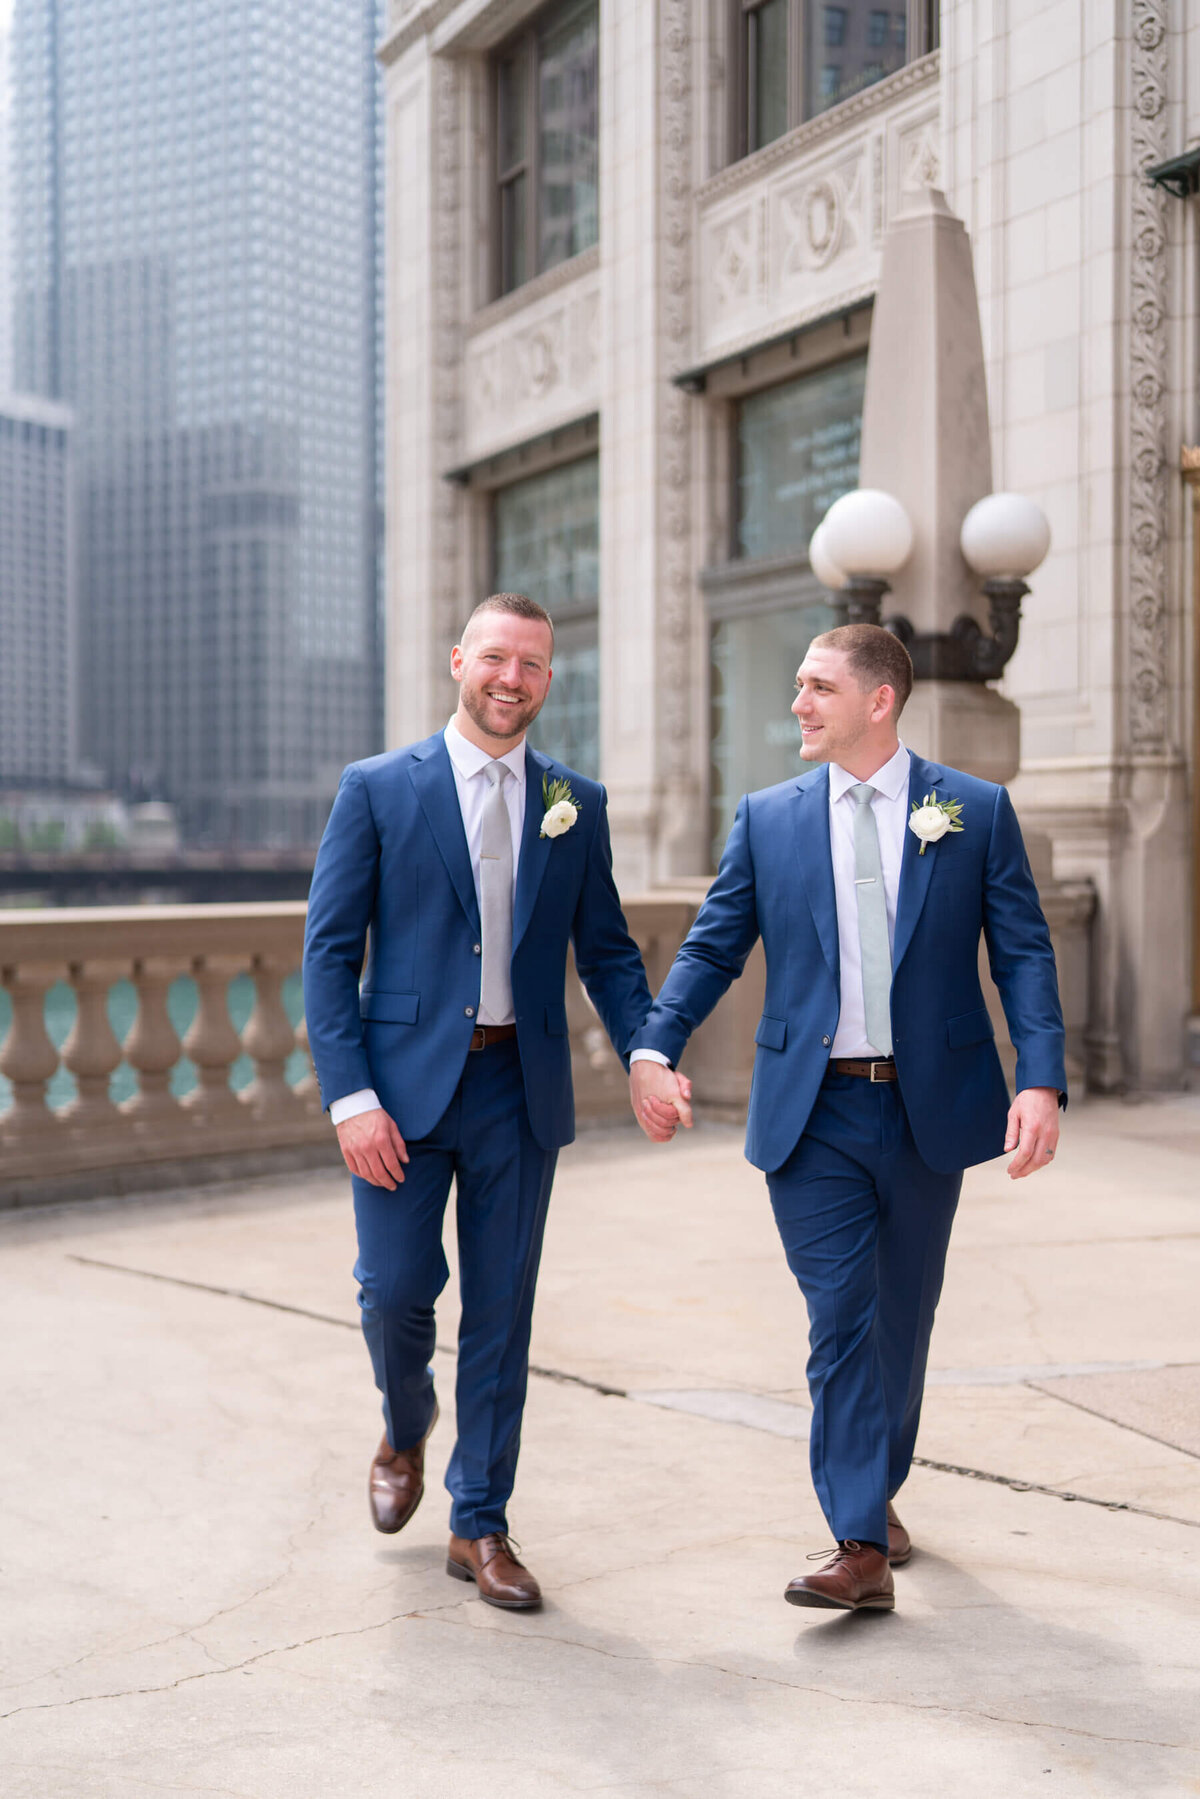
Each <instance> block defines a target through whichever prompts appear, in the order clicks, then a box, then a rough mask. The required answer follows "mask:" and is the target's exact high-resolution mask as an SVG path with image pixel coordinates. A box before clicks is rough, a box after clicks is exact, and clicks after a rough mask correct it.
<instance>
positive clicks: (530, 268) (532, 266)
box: [488, 0, 599, 299]
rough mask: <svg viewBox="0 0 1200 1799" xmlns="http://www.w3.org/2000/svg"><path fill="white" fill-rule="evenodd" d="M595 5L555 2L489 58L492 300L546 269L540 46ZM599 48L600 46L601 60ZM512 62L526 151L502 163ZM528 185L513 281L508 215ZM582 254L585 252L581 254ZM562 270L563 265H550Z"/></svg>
mask: <svg viewBox="0 0 1200 1799" xmlns="http://www.w3.org/2000/svg"><path fill="white" fill-rule="evenodd" d="M592 6H594V7H595V10H596V12H597V14H598V13H599V0H550V4H548V5H546V6H543V7H540V8H539V9H538V11H537V12H536V13H534V14H533V16H532V17H531V18H529V19H527V20H526V21H525V23H524V24H523V25H522V26H521V27H520V29H519V30H517V31H515V32H514V33H513V35H512V36H511V37H508V38H506V39H505V40H504V41H503V43H501V44H498V45H497V46H496V48H495V50H493V51H492V53H491V55H490V57H489V59H488V64H489V67H488V90H489V97H490V141H491V162H492V181H491V191H492V200H493V211H492V233H491V238H492V244H491V271H490V274H491V297H492V298H493V299H503V297H504V296H505V295H506V294H510V293H514V292H515V291H516V289H517V288H519V287H523V286H524V285H525V283H526V282H527V281H532V280H533V279H535V277H536V276H538V275H540V274H543V273H544V272H545V270H544V269H543V267H542V264H541V235H542V234H541V226H542V219H541V200H542V193H541V129H540V118H539V106H540V81H539V74H540V68H541V55H540V52H541V44H542V41H543V39H544V38H545V37H546V36H547V34H548V29H549V28H550V27H551V26H553V25H554V24H555V23H557V22H558V19H559V17H560V16H569V15H570V14H571V13H572V12H573V11H579V12H584V11H586V10H588V9H589V8H590V7H592ZM598 56H599V46H598V45H597V57H598ZM506 64H511V65H513V66H515V67H517V68H519V69H520V71H521V80H522V82H523V87H524V93H523V104H522V108H521V112H522V138H523V150H522V154H521V155H520V156H519V157H516V158H515V159H514V160H513V161H512V162H510V163H508V164H502V161H501V155H502V142H503V136H504V118H503V88H502V73H501V72H502V70H503V68H504V67H505V65H506ZM522 180H523V181H524V183H525V216H524V221H523V232H522V235H523V238H524V243H523V246H522V249H523V263H522V269H523V272H522V273H521V275H520V277H519V278H514V279H510V278H509V277H510V274H512V273H513V268H514V262H513V257H512V255H511V239H510V237H509V232H508V222H509V216H510V214H511V209H512V207H513V205H514V201H513V198H512V196H513V195H514V194H515V192H516V189H517V184H518V183H519V182H520V181H522ZM580 254H582V252H580ZM547 266H548V267H552V268H557V267H559V266H560V265H559V264H558V263H552V264H548V265H547Z"/></svg>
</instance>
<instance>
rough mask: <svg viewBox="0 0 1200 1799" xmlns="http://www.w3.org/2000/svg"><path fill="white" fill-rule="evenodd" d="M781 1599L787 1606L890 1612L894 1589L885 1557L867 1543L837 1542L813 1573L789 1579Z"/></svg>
mask: <svg viewBox="0 0 1200 1799" xmlns="http://www.w3.org/2000/svg"><path fill="white" fill-rule="evenodd" d="M783 1596H784V1598H785V1599H786V1600H787V1602H788V1604H789V1605H815V1606H820V1607H822V1608H824V1609H825V1610H828V1611H835V1612H890V1611H892V1610H894V1608H895V1604H896V1589H895V1587H894V1585H893V1583H892V1571H891V1569H890V1568H889V1567H888V1560H887V1557H886V1555H883V1554H881V1552H880V1551H879V1550H878V1549H872V1548H871V1546H870V1544H868V1543H854V1542H846V1543H839V1544H838V1546H837V1548H836V1549H835V1550H834V1552H833V1555H832V1557H831V1558H830V1560H829V1561H828V1562H826V1564H825V1566H824V1567H823V1568H820V1569H818V1571H817V1573H816V1574H798V1575H797V1576H796V1578H795V1580H789V1582H788V1584H787V1586H786V1587H785V1588H784V1591H783Z"/></svg>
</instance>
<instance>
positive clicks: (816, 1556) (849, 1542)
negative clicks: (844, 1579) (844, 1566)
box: [804, 1537, 865, 1568]
mask: <svg viewBox="0 0 1200 1799" xmlns="http://www.w3.org/2000/svg"><path fill="white" fill-rule="evenodd" d="M864 1547H865V1545H864V1544H862V1543H856V1542H855V1541H854V1539H853V1538H852V1537H847V1538H846V1541H845V1542H844V1543H835V1544H834V1546H833V1549H832V1551H830V1550H828V1549H810V1550H809V1552H808V1554H807V1555H806V1556H805V1558H804V1559H805V1561H808V1562H828V1563H829V1566H830V1567H831V1568H832V1567H834V1566H835V1565H836V1564H837V1563H838V1562H840V1561H844V1559H845V1557H846V1556H847V1555H848V1554H849V1555H853V1554H856V1553H857V1552H858V1551H860V1550H861V1549H863V1548H864Z"/></svg>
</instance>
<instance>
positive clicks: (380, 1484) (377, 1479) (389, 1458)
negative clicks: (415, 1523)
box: [367, 1399, 438, 1537]
mask: <svg viewBox="0 0 1200 1799" xmlns="http://www.w3.org/2000/svg"><path fill="white" fill-rule="evenodd" d="M437 1421H438V1408H437V1401H436V1399H435V1400H434V1402H433V1417H432V1418H431V1419H430V1420H429V1429H428V1430H427V1431H426V1432H425V1435H424V1436H423V1437H422V1438H421V1440H420V1442H419V1443H414V1444H413V1446H412V1448H411V1449H393V1448H392V1446H391V1444H390V1443H389V1442H388V1440H387V1437H386V1435H385V1436H384V1438H383V1440H382V1441H381V1443H380V1445H379V1448H378V1449H377V1450H376V1451H375V1460H374V1461H373V1462H372V1463H371V1476H370V1480H369V1481H368V1483H367V1495H368V1498H369V1500H370V1503H371V1522H372V1524H373V1525H374V1526H375V1528H376V1530H381V1531H383V1532H384V1534H385V1535H386V1536H389V1537H390V1536H394V1535H395V1533H396V1532H397V1531H398V1530H403V1529H404V1526H405V1525H406V1524H407V1523H408V1521H409V1519H410V1518H411V1517H412V1515H413V1513H414V1512H415V1511H416V1509H417V1507H418V1506H419V1505H420V1503H421V1495H422V1493H423V1492H424V1491H425V1445H426V1443H428V1441H429V1439H430V1436H431V1435H432V1433H433V1427H434V1425H435V1424H436V1423H437Z"/></svg>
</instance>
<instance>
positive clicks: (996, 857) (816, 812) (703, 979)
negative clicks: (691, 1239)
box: [633, 756, 1066, 1173]
mask: <svg viewBox="0 0 1200 1799" xmlns="http://www.w3.org/2000/svg"><path fill="white" fill-rule="evenodd" d="M931 792H932V793H935V794H937V795H938V797H939V798H943V799H952V800H953V799H957V800H961V801H962V805H963V810H962V819H961V823H962V827H963V828H962V831H961V833H953V834H947V835H946V836H944V837H943V838H942V839H941V840H940V841H939V842H938V843H934V844H930V845H929V846H928V848H927V849H926V851H925V854H924V855H921V854H920V847H921V846H920V843H919V842H918V840H917V838H916V836H915V835H914V834H913V833H912V832H911V831H906V832H905V837H904V855H903V859H902V862H901V870H900V888H899V895H898V901H897V910H896V934H895V945H894V949H893V955H892V967H893V975H892V1032H893V1045H894V1053H895V1057H896V1071H897V1075H898V1078H899V1082H900V1091H901V1094H902V1096H903V1099H904V1106H905V1110H906V1112H907V1114H908V1118H909V1122H910V1124H911V1126H912V1132H913V1137H914V1139H915V1141H916V1144H917V1148H918V1150H919V1151H920V1153H921V1156H922V1157H923V1158H924V1160H925V1161H926V1162H927V1163H928V1164H929V1166H930V1167H931V1168H936V1169H939V1170H941V1171H943V1172H946V1173H949V1172H951V1171H952V1170H955V1169H961V1168H967V1167H970V1166H971V1164H972V1163H975V1162H983V1161H987V1160H988V1159H989V1158H990V1157H992V1156H996V1155H999V1154H1000V1153H1001V1152H1002V1151H1003V1148H1004V1133H1005V1126H1006V1121H1007V1115H1008V1106H1009V1096H1008V1091H1007V1088H1006V1087H1005V1083H1004V1075H1003V1072H1002V1070H1001V1067H1000V1058H999V1056H998V1055H997V1053H996V1046H995V1041H994V1037H995V1033H994V1031H993V1028H992V1021H991V1019H990V1017H989V1016H988V1012H987V1007H986V1006H985V1004H984V999H983V990H982V988H981V986H980V984H979V937H980V932H982V933H983V935H984V937H985V939H986V942H987V950H988V958H989V963H990V967H991V972H992V979H993V980H994V981H995V983H996V986H997V987H998V989H999V991H1000V998H1001V1000H1002V1002H1003V1005H1004V1016H1005V1018H1006V1019H1007V1021H1008V1027H1009V1034H1010V1036H1011V1037H1012V1041H1013V1045H1014V1047H1015V1048H1016V1051H1017V1087H1018V1089H1021V1088H1025V1087H1054V1088H1057V1089H1058V1090H1059V1092H1060V1093H1061V1094H1062V1095H1063V1096H1064V1098H1065V1094H1066V1075H1065V1072H1064V1067H1063V1052H1064V1039H1063V1021H1062V1012H1061V1009H1060V1007H1059V1001H1058V982H1057V977H1056V974H1055V966H1054V951H1053V949H1052V948H1051V946H1050V933H1049V931H1048V929H1047V927H1046V921H1045V918H1044V917H1043V916H1042V909H1041V906H1040V904H1039V902H1038V895H1037V888H1036V887H1035V885H1034V881H1033V876H1032V874H1031V873H1030V869H1029V863H1028V860H1027V859H1026V856H1025V846H1024V844H1023V843H1022V841H1021V832H1020V827H1019V826H1018V824H1017V818H1016V814H1015V812H1014V811H1013V806H1012V801H1011V800H1010V799H1009V797H1008V794H1007V792H1006V791H1005V789H1004V788H1003V787H997V786H994V785H993V784H992V783H991V782H990V781H981V780H978V779H976V778H975V777H974V776H973V775H965V774H961V773H959V772H958V771H957V770H955V769H950V768H943V767H942V766H941V765H940V764H939V763H936V762H926V761H923V760H922V759H921V758H920V757H919V756H914V757H913V758H912V772H911V777H910V781H909V800H910V801H916V802H918V803H919V802H920V801H921V800H922V799H923V798H924V796H925V795H926V794H927V793H931ZM759 936H761V937H762V940H763V948H764V950H765V952H766V963H767V988H766V998H765V1001H764V1005H763V1016H762V1018H761V1020H760V1022H759V1026H758V1030H757V1032H756V1033H755V1042H756V1044H757V1046H758V1047H757V1051H756V1054H755V1060H754V1079H753V1083H752V1085H751V1089H750V1109H749V1114H748V1117H747V1128H746V1155H747V1157H748V1158H749V1160H750V1161H751V1162H753V1163H754V1164H755V1166H756V1167H758V1168H762V1169H764V1170H766V1172H767V1173H772V1172H773V1171H774V1170H775V1169H777V1168H779V1167H781V1166H782V1165H783V1163H784V1162H786V1160H787V1158H788V1157H789V1156H790V1155H791V1153H792V1150H793V1149H794V1148H795V1147H796V1144H797V1143H798V1142H799V1139H800V1136H801V1133H802V1132H803V1130H804V1127H805V1125H806V1123H807V1122H808V1116H809V1113H810V1112H811V1110H812V1107H813V1103H814V1101H815V1099H816V1097H817V1090H818V1088H819V1087H820V1085H821V1080H822V1078H823V1076H824V1074H825V1070H826V1066H827V1064H828V1061H829V1050H830V1045H831V1044H832V1042H833V1038H834V1033H835V1031H836V1030H837V1022H838V1012H839V1010H840V1003H841V1002H840V986H839V954H838V925H837V905H836V901H835V897H834V886H833V859H832V855H831V852H830V843H829V769H828V767H827V766H822V767H820V768H817V769H814V770H812V771H811V772H809V773H807V774H805V775H803V776H802V777H801V778H800V779H799V780H792V781H785V782H783V783H782V785H781V786H778V787H768V788H766V789H765V790H764V791H762V792H761V793H751V794H747V795H746V796H745V798H744V799H743V800H742V801H741V804H740V805H739V807H738V811H737V817H736V819H735V820H734V825H733V829H732V831H731V832H730V834H729V841H728V843H727V844H726V846H725V853H724V855H723V856H722V858H721V866H720V869H719V871H718V873H717V878H716V880H715V881H714V882H713V885H712V887H711V888H710V889H709V892H708V895H707V897H706V899H705V901H704V904H703V905H702V906H701V908H700V911H699V913H698V914H697V917H696V921H695V923H694V924H693V926H692V929H691V931H690V932H689V933H688V936H687V939H686V941H685V942H684V944H683V946H682V948H681V949H680V951H679V954H678V955H677V956H676V958H675V962H674V964H673V966H672V968H671V972H670V974H669V975H668V976H667V979H666V981H665V982H664V984H663V987H662V991H661V992H660V993H659V995H658V998H657V999H656V1001H655V1002H654V1007H653V1009H652V1011H651V1013H650V1016H649V1018H648V1019H647V1020H646V1024H645V1026H644V1028H643V1029H642V1030H641V1031H639V1033H638V1036H637V1040H636V1042H635V1043H634V1045H633V1047H634V1048H635V1049H640V1048H647V1049H656V1050H659V1051H661V1053H662V1054H663V1055H665V1056H666V1057H667V1058H668V1059H669V1060H670V1061H671V1062H673V1063H674V1062H677V1061H678V1059H679V1057H680V1055H681V1054H682V1051H683V1048H684V1045H685V1044H686V1042H687V1040H688V1038H689V1037H690V1036H691V1034H692V1032H693V1031H694V1030H695V1029H696V1026H697V1025H698V1024H699V1023H700V1022H701V1021H702V1020H703V1019H704V1018H705V1017H707V1015H708V1013H709V1012H711V1011H712V1009H713V1007H714V1006H715V1005H716V1003H717V1001H718V1000H719V999H720V997H721V995H722V994H723V993H724V992H725V989H726V988H727V987H728V986H729V984H730V982H731V981H733V980H734V979H735V978H736V977H737V975H739V974H740V973H741V971H742V966H743V964H744V963H745V960H746V957H747V955H748V954H749V953H750V950H751V948H752V946H753V944H754V942H755V939H756V938H758V937H759Z"/></svg>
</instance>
